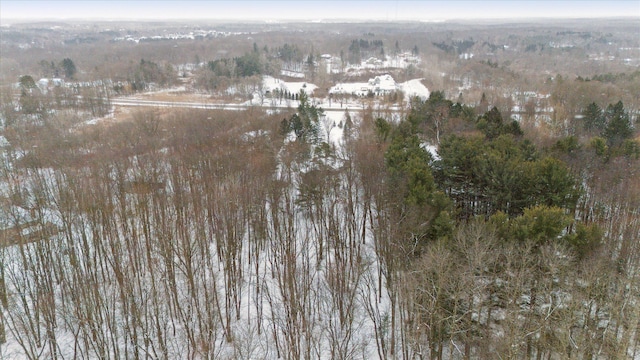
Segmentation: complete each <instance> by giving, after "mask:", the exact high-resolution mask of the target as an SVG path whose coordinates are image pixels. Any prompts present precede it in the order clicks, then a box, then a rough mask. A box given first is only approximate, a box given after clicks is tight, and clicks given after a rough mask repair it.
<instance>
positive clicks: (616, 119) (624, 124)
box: [602, 101, 633, 146]
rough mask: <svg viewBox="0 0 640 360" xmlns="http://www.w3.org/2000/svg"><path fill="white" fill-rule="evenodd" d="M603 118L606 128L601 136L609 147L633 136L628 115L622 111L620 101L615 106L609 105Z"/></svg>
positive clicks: (622, 107)
mask: <svg viewBox="0 0 640 360" xmlns="http://www.w3.org/2000/svg"><path fill="white" fill-rule="evenodd" d="M605 118H606V121H607V127H606V128H605V129H604V132H603V133H602V136H603V137H604V138H605V139H607V143H608V144H609V146H616V145H620V144H622V142H624V140H626V139H628V138H630V137H632V136H633V128H632V127H631V121H630V119H629V114H628V113H627V112H626V111H625V110H624V105H623V104H622V101H618V103H616V104H615V105H613V104H609V106H607V110H606V111H605Z"/></svg>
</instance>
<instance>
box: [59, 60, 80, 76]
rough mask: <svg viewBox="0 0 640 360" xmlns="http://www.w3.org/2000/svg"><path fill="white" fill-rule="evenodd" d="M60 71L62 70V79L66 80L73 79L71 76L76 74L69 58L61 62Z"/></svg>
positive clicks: (74, 66)
mask: <svg viewBox="0 0 640 360" xmlns="http://www.w3.org/2000/svg"><path fill="white" fill-rule="evenodd" d="M62 69H63V70H64V77H65V78H67V79H73V76H74V75H75V74H76V71H77V70H76V65H75V64H74V63H73V60H71V59H69V58H65V59H64V60H62Z"/></svg>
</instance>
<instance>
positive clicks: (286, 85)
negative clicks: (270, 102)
mask: <svg viewBox="0 0 640 360" xmlns="http://www.w3.org/2000/svg"><path fill="white" fill-rule="evenodd" d="M262 85H263V87H264V91H265V92H266V91H268V92H273V91H275V90H277V91H280V92H289V93H290V94H299V93H300V90H304V92H305V93H306V94H309V95H311V94H313V92H314V91H315V89H317V88H318V87H317V86H316V85H314V84H310V83H307V82H304V81H297V82H290V81H284V80H280V79H276V78H274V77H271V76H265V77H263V79H262Z"/></svg>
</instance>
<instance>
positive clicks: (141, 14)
mask: <svg viewBox="0 0 640 360" xmlns="http://www.w3.org/2000/svg"><path fill="white" fill-rule="evenodd" d="M0 14H1V15H0V21H2V22H6V21H7V19H229V20H236V19H238V20H321V19H354V20H388V21H395V20H425V21H428V20H445V19H505V18H507V19H508V18H514V19H515V18H519V19H522V18H594V17H620V16H624V17H629V16H631V17H639V18H640V0H608V1H606V0H593V1H585V0H573V1H552V0H536V1H509V0H502V1H455V0H454V1H435V0H431V1H403V0H397V1H389V0H385V1H353V0H347V1H337V0H325V1H305V0H295V1H294V0H290V1H194V0H187V1H162V0H160V1H158V0H156V1H140V0H137V1H136V0H134V1H56V0H51V1H42V0H41V1H24V0H20V1H16V0H0Z"/></svg>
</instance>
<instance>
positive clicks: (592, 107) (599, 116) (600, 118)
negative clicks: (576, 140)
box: [582, 102, 605, 131]
mask: <svg viewBox="0 0 640 360" xmlns="http://www.w3.org/2000/svg"><path fill="white" fill-rule="evenodd" d="M582 115H583V116H584V129H585V130H587V131H591V130H598V131H603V130H604V128H605V119H604V115H603V113H602V109H601V108H600V106H598V104H596V103H595V102H592V103H591V104H589V105H587V108H586V109H584V111H583V112H582Z"/></svg>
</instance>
